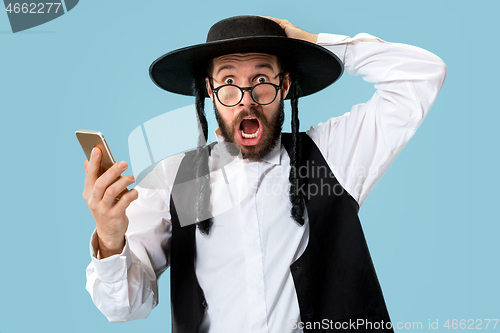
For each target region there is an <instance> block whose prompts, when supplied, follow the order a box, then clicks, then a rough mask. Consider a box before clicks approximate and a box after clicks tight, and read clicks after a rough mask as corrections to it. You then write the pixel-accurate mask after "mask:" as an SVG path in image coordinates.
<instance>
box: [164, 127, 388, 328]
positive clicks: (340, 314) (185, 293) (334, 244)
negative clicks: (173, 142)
mask: <svg viewBox="0 0 500 333" xmlns="http://www.w3.org/2000/svg"><path fill="white" fill-rule="evenodd" d="M281 142H282V143H283V145H284V147H285V149H286V150H287V151H288V153H289V154H290V149H291V135H290V134H288V133H283V134H282V137H281ZM301 142H302V143H301V144H302V160H301V163H300V164H301V166H302V168H299V172H300V173H301V175H303V176H304V175H307V176H308V178H306V179H305V182H304V186H303V187H302V188H301V193H302V194H303V195H304V200H305V203H306V207H307V213H308V216H309V228H310V230H309V242H308V244H307V247H306V249H305V251H304V253H303V254H302V256H300V258H298V259H297V260H296V261H295V262H294V263H293V264H292V265H291V266H290V270H291V273H292V277H293V281H294V284H295V290H296V292H297V298H298V301H299V308H300V316H301V323H300V324H299V325H300V326H299V327H301V328H302V327H303V329H304V332H330V331H335V330H340V331H345V332H351V331H352V332H356V333H358V332H393V330H392V325H390V324H389V323H388V322H389V321H390V318H389V314H388V312H387V310H386V306H385V302H384V298H383V295H382V290H381V288H380V285H379V282H378V279H377V275H376V273H375V269H374V267H373V263H372V260H371V256H370V253H369V251H368V247H367V244H366V241H365V237H364V234H363V231H362V228H361V224H360V222H359V218H358V209H359V207H358V204H357V202H356V201H355V200H354V199H353V198H352V197H351V196H350V195H349V194H348V193H347V192H346V191H345V190H344V189H343V188H342V186H341V185H340V184H339V182H338V181H337V179H336V178H335V177H334V175H333V173H332V172H331V170H330V168H329V167H328V165H327V163H326V161H325V159H324V158H323V155H321V152H320V151H319V149H318V148H317V146H316V145H315V143H314V142H313V141H312V140H311V139H310V138H309V136H308V135H306V134H305V133H301ZM194 158H196V155H195V154H191V153H188V154H186V156H185V157H184V159H183V161H182V163H181V165H180V168H191V169H193V171H192V172H191V173H190V175H189V176H188V177H187V178H188V179H179V178H180V177H179V176H178V177H177V178H176V180H175V184H177V183H181V182H184V181H186V180H190V179H194V178H195V176H194V175H195V172H194V168H193V166H194V165H196V163H195V161H194ZM306 168H307V169H306ZM325 168H326V169H325ZM182 170H185V169H182ZM306 170H307V173H306ZM324 170H327V172H329V175H328V176H327V177H325V172H324ZM319 171H321V172H319ZM183 174H186V172H183ZM186 199H187V200H191V201H193V207H194V200H197V196H196V195H194V196H193V195H192V194H190V195H186ZM170 207H171V216H172V238H171V243H170V245H171V246H170V249H169V250H170V258H171V260H170V285H171V286H170V287H171V300H172V304H171V306H172V332H174V333H198V330H199V327H200V325H201V322H202V319H203V315H204V314H205V310H206V307H207V303H206V301H205V298H204V294H203V290H202V289H201V287H200V285H199V283H198V280H197V277H196V273H195V260H196V243H195V232H196V226H195V225H194V224H192V225H188V226H185V227H181V226H180V224H179V218H178V215H177V212H176V210H175V206H174V203H173V200H172V199H171V200H170ZM291 223H293V222H291ZM286 325H290V323H283V327H286ZM217 333H219V332H217ZM221 333H225V332H221ZM228 333H229V332H228Z"/></svg>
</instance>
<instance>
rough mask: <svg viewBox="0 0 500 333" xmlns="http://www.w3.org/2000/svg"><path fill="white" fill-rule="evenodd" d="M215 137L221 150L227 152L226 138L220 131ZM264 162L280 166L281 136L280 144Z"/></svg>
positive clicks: (264, 158)
mask: <svg viewBox="0 0 500 333" xmlns="http://www.w3.org/2000/svg"><path fill="white" fill-rule="evenodd" d="M215 136H216V137H217V142H218V143H220V145H219V146H220V148H221V149H222V150H225V148H223V147H224V142H225V140H224V138H223V137H222V136H221V135H220V132H219V129H217V131H215ZM222 154H224V155H225V154H229V153H228V152H221V155H222ZM262 161H264V162H267V163H269V164H275V165H280V164H281V135H280V137H279V138H278V142H277V143H276V145H275V146H274V148H273V149H272V150H271V151H270V152H269V153H268V154H267V155H266V156H264V157H263V158H262Z"/></svg>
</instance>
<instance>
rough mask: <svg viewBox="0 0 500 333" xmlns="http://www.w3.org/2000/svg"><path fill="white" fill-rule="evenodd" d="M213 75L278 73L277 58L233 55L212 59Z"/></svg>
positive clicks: (263, 55)
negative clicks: (258, 71)
mask: <svg viewBox="0 0 500 333" xmlns="http://www.w3.org/2000/svg"><path fill="white" fill-rule="evenodd" d="M212 64H213V75H217V74H218V73H219V72H221V71H224V70H239V69H250V70H252V69H263V68H267V69H269V70H271V71H273V72H278V71H279V61H278V57H277V56H275V55H271V54H266V53H234V54H226V55H223V56H220V57H217V58H214V59H213V63H212Z"/></svg>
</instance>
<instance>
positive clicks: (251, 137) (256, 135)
mask: <svg viewBox="0 0 500 333" xmlns="http://www.w3.org/2000/svg"><path fill="white" fill-rule="evenodd" d="M238 132H240V133H241V137H240V139H241V142H242V144H244V145H246V146H251V145H255V144H257V143H258V142H259V140H260V137H261V135H262V130H261V125H260V121H259V120H258V119H257V118H256V117H247V118H244V119H243V120H242V121H241V122H240V126H239V131H238Z"/></svg>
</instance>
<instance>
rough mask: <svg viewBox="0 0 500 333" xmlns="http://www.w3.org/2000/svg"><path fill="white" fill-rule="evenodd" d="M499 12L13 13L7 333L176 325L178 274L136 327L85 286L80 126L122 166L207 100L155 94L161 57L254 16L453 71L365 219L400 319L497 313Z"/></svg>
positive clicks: (216, 9) (235, 4)
mask: <svg viewBox="0 0 500 333" xmlns="http://www.w3.org/2000/svg"><path fill="white" fill-rule="evenodd" d="M499 7H500V6H498V2H497V1H476V2H472V1H436V0H420V1H400V0H399V1H386V0H380V1H332V0H330V1H327V0H324V1H304V2H299V1H287V2H285V1H269V0H265V1H260V0H255V1H235V0H220V1H204V2H200V1H198V2H193V1H178V2H175V3H174V2H173V1H130V0H122V1H80V3H79V4H78V5H77V6H76V7H75V8H74V9H73V10H72V11H71V12H69V13H68V14H66V15H63V16H62V17H60V18H58V19H56V20H54V21H51V22H48V23H47V24H44V25H42V26H39V27H36V28H34V29H31V30H28V31H25V32H21V33H17V34H12V33H11V30H10V26H9V24H8V21H7V15H6V13H5V12H3V10H2V12H0V111H1V120H0V121H1V124H2V129H1V131H0V135H1V144H2V150H1V156H2V157H1V159H2V163H1V166H0V168H1V169H0V171H1V172H0V175H1V179H2V189H1V194H0V195H1V200H0V202H1V217H0V219H1V229H0V235H1V241H0V253H1V266H0V267H1V268H0V332H1V333H14V332H65V333H66V332H95V333H97V332H106V333H109V332H137V331H138V330H139V329H140V330H141V331H142V330H148V329H149V330H155V331H160V332H168V331H169V330H170V305H169V303H170V302H169V297H170V295H169V276H168V275H169V274H168V273H167V274H165V275H164V276H163V277H162V278H161V280H160V305H159V306H158V307H157V308H156V309H155V310H153V312H152V313H151V315H150V316H149V318H148V319H146V320H141V321H136V322H131V323H125V324H110V323H108V321H107V320H106V318H105V317H104V316H103V315H102V314H101V313H100V312H99V311H98V310H97V308H95V306H94V305H93V303H92V302H91V299H90V297H89V295H88V293H87V292H86V290H85V288H84V287H85V268H86V266H87V264H88V263H89V260H90V257H89V250H88V247H89V238H90V235H91V233H92V231H93V229H94V222H93V219H92V216H91V214H90V212H89V211H88V208H87V206H86V204H85V202H84V201H83V199H82V196H81V193H82V190H83V183H84V169H83V162H84V160H85V158H84V155H83V153H82V151H81V148H80V146H79V145H78V142H77V140H76V138H75V136H74V131H75V130H77V129H93V130H99V131H101V132H103V133H104V134H105V136H106V138H107V140H108V143H109V144H110V146H111V148H112V150H113V153H114V155H115V157H116V158H117V159H119V160H126V161H129V160H128V148H127V138H128V135H129V134H130V132H131V131H132V130H133V129H134V128H136V127H137V126H139V125H140V124H142V123H144V122H145V121H147V120H149V119H151V118H153V117H155V116H158V115H161V114H163V113H165V112H167V111H169V110H174V109H177V108H180V107H183V106H186V105H189V104H192V103H193V98H190V97H185V96H176V95H173V94H170V93H166V92H164V91H162V90H160V89H159V88H157V87H156V86H155V85H154V84H153V83H152V82H151V81H150V79H149V76H148V67H149V65H150V63H151V62H152V61H153V60H155V59H156V58H157V57H158V56H160V55H162V54H163V53H166V52H168V51H171V50H173V49H176V48H180V47H184V46H187V45H192V44H196V43H201V42H203V41H204V40H205V37H206V32H207V31H208V29H209V28H210V26H211V25H212V24H213V23H215V22H216V21H218V20H220V19H222V18H225V17H228V16H233V15H240V14H258V15H270V16H275V17H280V18H286V19H288V20H289V21H291V22H292V23H294V24H296V25H297V26H299V27H302V28H304V29H305V30H308V31H310V32H315V33H317V32H331V33H338V34H344V35H350V36H354V35H355V34H356V33H359V32H367V33H370V34H372V35H375V36H378V37H380V38H382V39H384V40H387V41H392V42H400V43H406V44H412V45H417V46H420V47H422V48H424V49H427V50H429V51H431V52H433V53H435V54H437V55H439V56H440V57H441V58H442V59H443V60H444V61H445V62H446V63H447V65H448V77H447V80H446V82H445V84H444V86H443V89H442V91H441V93H440V95H439V96H438V99H437V100H436V102H435V104H434V106H433V107H432V109H431V111H430V113H429V115H428V117H427V118H426V119H425V120H424V122H423V124H422V126H421V127H420V129H419V130H418V132H417V133H416V134H415V136H414V137H413V138H412V140H411V141H410V142H409V144H408V145H407V146H406V148H405V149H404V150H403V152H402V153H401V154H400V156H399V157H398V158H397V160H396V161H395V163H394V164H393V165H392V167H391V168H390V170H389V171H388V172H387V173H386V175H385V176H384V177H383V178H382V180H381V181H380V183H379V184H378V185H377V186H376V188H375V189H374V190H373V192H372V193H371V194H370V196H369V197H368V199H367V201H366V202H365V203H364V205H363V207H362V209H361V211H360V215H361V221H362V223H363V225H364V230H365V233H366V237H367V240H368V244H369V246H370V250H371V253H372V256H373V260H374V263H375V266H376V269H377V271H378V276H379V279H380V281H381V285H382V288H383V291H384V294H385V296H386V302H387V304H388V308H389V312H390V314H391V317H392V320H393V322H394V323H396V322H407V321H409V322H413V321H420V322H423V324H424V328H425V327H427V323H428V320H429V319H431V320H432V321H435V320H436V319H439V324H440V326H442V324H444V321H445V320H446V319H448V318H449V319H453V318H456V319H480V318H499V317H500V311H499V310H500V306H499V305H498V304H499V303H498V299H499V298H500V288H499V285H498V279H499V272H500V270H499V266H498V265H499V259H498V254H499V245H498V238H499V237H498V234H499V231H500V227H499V224H498V221H499V218H498V217H497V213H496V211H495V209H497V207H498V206H496V205H497V201H498V199H499V195H498V188H499V180H498V176H497V171H498V164H499V157H498V147H497V145H498V134H497V133H498V131H497V130H498V122H499V121H500V116H499V108H498V106H497V104H498V96H499V91H498V88H499V84H498V76H499V74H500V73H499V67H498V57H499V52H498V51H499V47H498V24H495V23H494V22H495V21H496V20H497V15H498V12H499V9H500V8H499ZM373 91H374V89H373V87H372V86H371V85H370V84H368V83H365V82H364V81H362V79H361V78H360V77H349V76H348V75H344V77H343V78H342V79H341V81H339V82H338V83H337V84H335V85H334V86H332V87H329V88H328V89H326V90H324V91H322V92H320V93H318V94H316V95H313V96H310V97H307V98H304V99H302V100H301V101H300V107H299V109H300V110H301V116H300V117H301V127H302V129H303V130H305V129H307V128H308V126H310V125H313V124H317V123H318V122H320V121H324V120H326V119H327V118H329V117H331V116H339V115H341V114H343V113H344V112H347V111H349V110H350V107H351V106H352V105H354V104H357V103H362V102H364V101H366V100H367V99H368V98H369V97H370V96H371V94H372V93H373ZM207 101H208V100H207ZM207 112H208V113H210V114H212V111H211V107H208V108H207ZM288 119H289V118H288ZM286 123H288V121H286ZM288 128H289V125H287V126H286V128H285V129H288ZM214 129H215V127H214V126H213V124H212V126H211V130H212V131H213V130H214ZM483 327H484V325H483ZM441 330H443V331H445V329H443V328H441ZM400 331H404V330H400ZM424 331H426V330H425V329H424ZM489 331H492V329H491V327H490V329H489ZM495 331H500V324H499V325H497V328H496V330H495Z"/></svg>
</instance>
